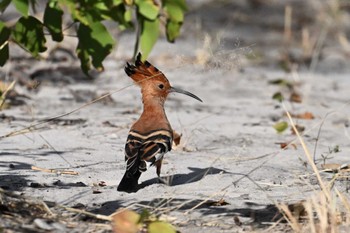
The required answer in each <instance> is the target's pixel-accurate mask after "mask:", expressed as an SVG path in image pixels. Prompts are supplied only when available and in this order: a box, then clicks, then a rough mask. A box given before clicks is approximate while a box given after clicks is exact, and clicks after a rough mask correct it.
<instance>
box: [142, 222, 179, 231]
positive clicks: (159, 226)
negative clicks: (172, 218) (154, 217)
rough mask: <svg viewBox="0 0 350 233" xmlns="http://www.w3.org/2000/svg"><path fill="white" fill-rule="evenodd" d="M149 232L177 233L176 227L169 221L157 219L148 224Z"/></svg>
mask: <svg viewBox="0 0 350 233" xmlns="http://www.w3.org/2000/svg"><path fill="white" fill-rule="evenodd" d="M148 232H149V233H176V229H175V228H174V227H173V226H172V225H171V224H170V223H167V222H161V221H155V222H151V223H150V224H149V225H148Z"/></svg>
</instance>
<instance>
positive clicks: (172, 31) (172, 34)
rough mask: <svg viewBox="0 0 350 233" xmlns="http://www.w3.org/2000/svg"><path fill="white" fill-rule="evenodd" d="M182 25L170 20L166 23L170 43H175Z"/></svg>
mask: <svg viewBox="0 0 350 233" xmlns="http://www.w3.org/2000/svg"><path fill="white" fill-rule="evenodd" d="M181 25H182V23H178V22H173V21H170V20H168V22H167V23H166V38H167V40H168V41H169V42H171V43H174V42H175V39H176V38H177V37H178V36H179V35H180V28H181Z"/></svg>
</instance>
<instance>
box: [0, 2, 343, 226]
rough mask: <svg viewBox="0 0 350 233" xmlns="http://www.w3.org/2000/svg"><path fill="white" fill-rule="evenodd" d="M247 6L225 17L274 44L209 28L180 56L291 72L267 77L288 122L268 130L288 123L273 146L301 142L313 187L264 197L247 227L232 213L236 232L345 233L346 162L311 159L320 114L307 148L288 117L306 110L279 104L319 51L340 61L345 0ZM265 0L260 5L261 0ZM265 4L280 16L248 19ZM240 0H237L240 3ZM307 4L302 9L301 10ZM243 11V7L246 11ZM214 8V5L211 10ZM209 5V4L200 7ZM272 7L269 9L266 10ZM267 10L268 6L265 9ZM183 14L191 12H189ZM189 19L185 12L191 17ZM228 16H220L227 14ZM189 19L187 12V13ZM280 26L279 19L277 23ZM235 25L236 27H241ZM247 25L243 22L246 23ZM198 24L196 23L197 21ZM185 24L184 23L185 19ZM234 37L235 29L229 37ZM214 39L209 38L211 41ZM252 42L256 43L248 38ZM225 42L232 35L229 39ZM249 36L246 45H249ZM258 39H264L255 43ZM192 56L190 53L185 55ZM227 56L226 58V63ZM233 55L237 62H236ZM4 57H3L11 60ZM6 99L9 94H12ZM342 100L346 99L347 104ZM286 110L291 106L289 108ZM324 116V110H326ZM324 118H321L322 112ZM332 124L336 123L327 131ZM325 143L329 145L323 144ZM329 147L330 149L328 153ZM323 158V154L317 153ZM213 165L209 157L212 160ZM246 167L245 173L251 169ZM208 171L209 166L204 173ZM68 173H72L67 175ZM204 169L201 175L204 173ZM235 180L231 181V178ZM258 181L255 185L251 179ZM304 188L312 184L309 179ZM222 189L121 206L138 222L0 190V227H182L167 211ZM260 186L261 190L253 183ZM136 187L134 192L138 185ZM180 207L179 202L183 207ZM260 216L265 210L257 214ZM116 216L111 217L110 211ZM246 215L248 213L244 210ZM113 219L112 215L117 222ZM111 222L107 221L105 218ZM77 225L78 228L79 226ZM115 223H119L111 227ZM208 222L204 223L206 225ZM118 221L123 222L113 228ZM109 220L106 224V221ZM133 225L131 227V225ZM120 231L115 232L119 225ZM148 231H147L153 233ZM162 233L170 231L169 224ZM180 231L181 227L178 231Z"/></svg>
mask: <svg viewBox="0 0 350 233" xmlns="http://www.w3.org/2000/svg"><path fill="white" fill-rule="evenodd" d="M238 2H240V3H239V4H237V5H235V4H230V1H219V3H217V2H216V1H215V2H210V1H209V3H208V4H207V5H206V4H203V5H198V4H194V3H193V5H194V6H193V7H194V9H195V12H197V13H198V12H200V10H201V9H206V10H208V8H210V7H213V8H215V9H216V7H219V6H220V4H222V5H223V7H225V6H228V8H230V7H233V8H235V7H237V8H240V7H242V6H241V5H242V4H241V2H242V1H238ZM247 2H249V4H250V5H249V7H248V8H245V10H246V11H244V13H241V14H239V13H237V14H235V15H234V16H233V19H232V20H233V22H235V24H237V25H238V27H249V25H254V24H258V23H257V20H260V21H261V22H260V24H261V25H258V26H261V27H263V28H264V26H266V25H267V26H270V27H274V28H275V31H277V34H278V35H279V38H283V39H282V40H278V39H277V40H276V41H279V44H278V43H277V44H276V43H274V44H272V45H271V44H269V42H268V41H266V40H265V39H264V38H258V39H257V37H259V36H257V37H254V38H250V39H246V38H244V39H243V40H245V39H246V41H244V45H241V44H239V43H238V44H236V45H234V46H232V45H231V47H230V46H229V47H230V48H227V47H225V43H224V41H225V40H226V39H225V35H224V34H220V32H217V31H216V32H215V33H216V34H214V36H213V32H211V31H210V30H208V33H207V34H206V36H205V39H204V40H203V41H204V42H203V46H202V48H201V49H198V50H197V51H196V53H195V54H193V56H194V57H184V58H181V59H183V62H188V61H192V62H193V61H194V60H195V61H194V63H196V64H197V65H198V64H199V65H201V66H203V69H204V70H209V69H223V70H225V71H226V72H227V71H228V70H231V69H237V67H238V68H240V69H241V68H242V69H244V67H245V66H246V65H247V64H254V65H259V66H271V64H272V67H273V69H276V68H277V69H279V68H282V69H283V70H285V71H286V72H287V73H289V74H290V75H291V76H292V77H294V78H295V79H294V82H289V81H286V80H275V82H274V83H270V84H273V85H278V86H279V87H280V89H281V90H280V91H278V92H276V93H271V96H273V98H274V99H276V100H277V101H279V102H281V103H280V106H282V107H284V109H285V115H286V116H287V117H288V121H286V122H283V124H282V125H275V128H276V130H277V131H278V132H283V131H284V130H286V128H288V127H289V126H290V127H291V129H292V134H295V139H294V140H292V141H288V142H281V143H279V144H280V145H281V151H282V150H287V149H290V148H296V147H300V146H301V147H302V148H303V151H304V153H303V157H302V160H303V161H306V162H307V164H305V166H307V167H311V168H312V172H313V173H312V174H307V176H314V177H316V180H317V181H316V182H317V184H318V186H319V188H318V189H315V190H314V191H313V194H312V195H311V196H309V197H308V198H307V199H305V200H300V201H298V202H295V203H294V202H288V201H287V202H285V203H277V202H276V201H275V200H274V199H273V198H271V202H272V203H273V206H272V207H271V211H268V212H267V213H266V215H269V216H270V215H271V213H272V216H271V218H270V219H269V220H270V221H269V223H268V224H266V225H262V224H261V226H258V227H256V226H253V225H254V224H252V226H250V225H249V223H248V224H247V223H242V221H241V217H240V216H239V215H237V216H234V217H233V218H234V223H235V225H236V226H235V227H238V228H235V229H236V230H237V232H239V231H252V232H278V231H281V232H312V233H328V232H332V233H333V232H348V231H349V229H350V201H349V198H348V197H349V195H348V190H345V191H344V190H342V191H340V190H338V189H337V188H336V187H335V186H334V183H335V182H337V181H339V180H345V181H346V182H349V181H348V180H349V178H350V177H349V176H350V163H349V164H345V165H344V164H331V163H328V160H327V158H324V160H323V166H321V164H320V163H317V164H316V163H315V162H316V161H315V155H314V154H315V153H316V152H315V151H316V149H317V141H318V140H319V137H322V134H320V132H321V131H322V125H323V123H324V121H326V120H327V119H326V118H327V117H328V115H327V116H325V117H324V118H323V119H320V120H319V121H318V123H317V124H316V125H315V127H314V129H317V130H319V134H318V138H317V139H316V142H315V143H316V145H315V148H313V145H311V147H312V148H310V145H306V143H305V142H304V138H303V137H304V136H303V135H305V132H307V131H308V130H312V129H310V128H306V129H305V128H303V126H301V125H299V124H296V123H294V121H295V119H303V120H308V119H314V115H313V113H312V112H305V113H302V114H292V113H290V112H289V110H287V107H285V103H287V104H290V105H293V103H298V102H301V101H302V98H303V97H302V95H301V94H300V93H299V89H300V86H299V85H302V84H300V82H298V72H299V71H300V70H302V69H305V68H306V69H307V70H309V71H310V72H315V71H316V70H317V67H318V66H319V65H320V62H321V64H323V63H322V61H320V60H322V59H324V58H325V57H327V53H328V52H329V53H330V54H337V53H338V54H340V55H341V59H344V58H345V60H348V58H349V56H350V43H349V40H348V36H349V28H348V27H349V26H348V25H347V24H348V22H349V21H348V20H349V17H350V15H349V9H350V2H349V1H345V0H332V1H322V0H319V1H317V0H313V1H310V3H309V4H308V7H305V9H304V10H305V11H304V12H303V11H300V12H299V11H298V9H300V4H302V2H303V1H286V2H288V3H290V4H281V3H279V1H274V0H269V1H266V2H265V1H260V0H250V1H247ZM267 2H268V3H267ZM267 4H271V5H270V6H271V8H274V7H275V8H277V9H280V10H281V9H283V10H282V12H279V15H278V16H279V17H280V18H283V21H281V22H277V21H273V22H270V21H271V20H269V19H268V17H267V18H266V19H261V18H258V19H256V18H254V17H253V16H251V15H249V14H255V11H259V9H260V10H261V9H267V10H271V8H270V7H269V6H268V5H267ZM243 5H245V4H243ZM306 8H307V9H309V10H310V9H311V10H310V11H311V13H312V15H310V11H308V10H307V9H306ZM247 9H248V10H247ZM218 10H220V7H219V9H218ZM208 11H210V10H208ZM271 11H272V10H271ZM272 13H273V12H272ZM190 17H191V15H190ZM192 17H193V16H192ZM227 17H228V16H227ZM192 19H193V18H192ZM203 22H204V23H203V25H199V27H200V30H199V31H201V30H202V29H203V28H204V29H207V27H206V25H205V23H206V22H207V21H203ZM280 24H282V25H280ZM242 25H243V26H242ZM247 25H248V26H247ZM197 26H198V25H197ZM185 27H186V25H185ZM251 35H254V32H252V33H250V32H248V33H247V35H246V36H247V37H250V36H251ZM237 37H238V38H239V35H237ZM214 38H215V39H214ZM254 40H258V42H254ZM231 42H232V41H231ZM251 42H252V43H251ZM260 42H263V43H261V44H264V45H263V46H261V47H259V44H260ZM273 50H277V51H278V52H277V55H276V53H274V57H273V59H271V55H270V52H271V51H273ZM193 58H195V59H193ZM227 61H230V62H227ZM232 61H239V62H240V64H237V62H232ZM15 62H16V61H12V62H11V63H15ZM3 83H8V82H6V81H1V85H2V86H3V87H2V86H1V87H0V89H1V90H0V91H1V92H0V93H1V98H0V109H2V107H5V106H6V104H8V105H11V102H10V101H9V100H8V101H7V102H6V101H5V99H6V98H7V96H8V93H9V92H10V91H11V90H12V89H13V87H14V82H12V83H9V84H6V85H5V84H4V85H3ZM125 88H127V87H124V88H121V89H118V90H116V91H115V92H111V93H109V94H106V95H102V96H101V97H99V98H97V99H95V100H93V101H91V102H88V103H86V104H83V105H82V106H81V107H79V108H76V109H75V110H73V111H70V112H67V113H65V114H62V115H59V116H55V117H50V118H48V119H45V120H43V121H40V122H39V123H37V124H35V125H30V126H28V127H24V128H23V129H21V130H19V131H14V132H11V133H9V134H6V135H3V134H1V135H0V136H2V137H1V138H0V140H3V139H4V138H6V137H12V136H15V135H18V134H26V133H28V132H30V131H33V130H36V129H37V128H38V127H41V126H42V125H45V124H47V123H48V122H50V121H53V120H55V119H57V118H61V117H63V116H67V115H70V114H72V113H74V112H77V111H79V110H81V109H83V108H85V107H86V106H88V105H91V104H94V103H95V102H97V101H99V100H101V99H103V98H106V97H108V96H110V95H111V94H113V93H117V92H120V91H122V90H124V89H125ZM12 98H14V99H15V98H16V96H15V95H14V96H13V97H12ZM348 104H350V103H348ZM348 104H347V105H346V106H343V108H348V107H349V106H348ZM292 110H293V109H292ZM330 117H331V116H330ZM328 118H329V117H328ZM334 130H336V129H334ZM330 144H331V143H330ZM180 146H182V149H183V150H189V151H190V150H191V149H188V148H186V147H185V146H184V145H183V144H180ZM330 153H332V152H330ZM325 156H326V157H327V155H325ZM213 164H214V162H213ZM261 166H263V164H260V166H259V167H257V168H254V169H259V168H260V167H261ZM34 169H37V170H39V171H41V172H61V173H62V172H63V173H64V172H69V173H70V172H73V173H74V171H65V170H63V171H53V170H50V169H41V168H34ZM254 169H253V168H252V171H253V170H254ZM207 172H209V169H208V171H207ZM325 172H331V173H333V177H332V179H330V180H327V179H325V178H324V177H322V174H323V173H325ZM70 175H72V174H70ZM205 175H206V174H204V175H203V176H205ZM247 177H248V179H246V182H254V181H253V180H249V179H250V178H249V173H248V174H247V175H246V177H245V178H247ZM301 180H302V181H303V182H305V183H308V182H309V180H308V179H302V177H301ZM236 182H238V181H236ZM236 182H233V183H232V184H230V186H229V187H232V186H235V184H236ZM256 185H257V186H259V184H256ZM308 185H310V187H312V185H311V184H308ZM229 187H225V188H223V189H221V190H217V191H215V192H213V193H212V195H210V196H208V197H207V198H205V199H203V200H201V201H198V200H187V201H184V202H180V203H179V202H176V197H174V198H172V199H168V200H166V201H165V202H160V203H157V204H155V205H151V204H150V205H141V204H138V205H134V206H129V207H128V208H130V209H136V210H138V211H139V213H141V212H142V210H147V214H145V215H143V217H144V216H146V217H144V219H143V221H142V223H143V224H141V225H140V224H139V223H135V222H134V218H135V215H133V213H130V215H126V216H124V215H120V213H122V211H123V210H124V209H123V210H116V212H115V213H113V214H112V215H109V216H107V215H99V214H95V213H93V212H92V211H90V210H86V209H84V208H79V206H76V207H74V208H72V207H68V206H61V205H58V204H56V203H49V202H45V201H41V200H37V199H36V198H33V197H26V196H25V195H22V194H21V193H17V192H12V191H5V190H3V189H0V216H1V219H0V232H22V231H23V232H50V231H53V232H111V231H113V229H114V231H115V232H118V233H120V232H121V233H127V232H137V231H138V230H140V229H141V228H142V229H145V227H146V228H147V226H149V225H150V224H152V223H154V222H158V221H160V220H162V221H164V222H169V223H172V224H173V225H175V226H181V227H182V229H184V226H185V228H186V224H187V223H186V222H178V221H176V218H174V217H171V214H170V213H171V212H172V211H175V210H176V211H178V210H181V211H182V213H183V214H184V215H186V214H188V213H189V212H191V211H193V210H195V209H197V208H201V207H203V206H205V207H212V206H224V205H227V204H229V203H227V202H226V201H225V198H224V196H225V192H227V189H228V188H229ZM261 189H262V190H264V189H263V188H261ZM140 192H142V190H140ZM184 206H187V208H183V207H184ZM263 214H265V213H263ZM116 216H119V217H116ZM252 219H254V216H252ZM118 221H120V222H119V223H118ZM113 222H114V224H113ZM82 224H83V225H84V226H82ZM118 224H119V225H118ZM123 224H124V225H126V226H127V227H126V228H128V229H129V230H130V229H135V230H134V231H128V230H126V228H125V227H124V228H123V226H124V225H123ZM207 224H208V225H207V226H209V227H210V223H207ZM216 224H218V223H216V222H214V223H212V226H213V227H215V226H216ZM121 225H123V226H121ZM242 225H245V226H247V228H243V227H241V226H242ZM112 226H113V227H112ZM131 227H133V228H131ZM220 227H222V228H221V229H226V230H227V231H224V230H223V231H222V232H230V227H231V226H227V225H226V226H220ZM121 229H122V230H121ZM154 232H155V231H154ZM169 232H172V231H170V230H169ZM184 232H187V231H184Z"/></svg>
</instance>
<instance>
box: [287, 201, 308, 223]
mask: <svg viewBox="0 0 350 233" xmlns="http://www.w3.org/2000/svg"><path fill="white" fill-rule="evenodd" d="M288 209H289V210H290V211H291V212H292V214H293V216H294V217H295V218H296V219H301V217H305V216H306V215H307V212H306V210H305V206H304V202H303V201H300V202H296V203H293V204H289V205H288Z"/></svg>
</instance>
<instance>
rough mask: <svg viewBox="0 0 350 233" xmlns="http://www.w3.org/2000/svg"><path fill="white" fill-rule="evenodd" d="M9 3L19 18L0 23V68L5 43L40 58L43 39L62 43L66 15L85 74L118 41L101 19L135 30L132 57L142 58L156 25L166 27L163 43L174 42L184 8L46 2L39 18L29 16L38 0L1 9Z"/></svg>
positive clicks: (152, 3)
mask: <svg viewBox="0 0 350 233" xmlns="http://www.w3.org/2000/svg"><path fill="white" fill-rule="evenodd" d="M11 2H12V3H13V5H14V6H15V8H16V10H17V11H18V12H19V13H20V14H21V17H20V18H19V19H18V20H17V21H16V23H15V24H14V25H8V23H6V22H3V21H0V66H3V65H4V64H5V63H6V61H7V60H8V59H9V42H14V43H16V44H18V45H19V46H20V47H21V48H23V49H25V50H26V51H28V52H29V53H31V54H32V56H34V57H39V54H40V53H42V52H44V51H45V50H46V49H47V47H46V36H47V35H49V36H51V38H52V40H53V41H56V42H61V41H63V40H64V36H65V35H64V30H63V29H62V26H63V20H62V17H63V15H64V14H69V15H70V17H71V19H72V21H73V22H74V24H75V25H76V36H77V38H78V45H77V48H76V53H77V56H78V58H79V59H80V62H81V68H82V70H83V71H84V72H85V73H87V72H88V71H89V70H90V69H91V65H92V66H93V67H95V68H96V69H97V70H103V65H102V62H103V60H104V59H105V58H106V56H107V55H108V54H109V53H110V52H111V51H112V49H113V46H114V44H115V43H116V41H115V38H113V37H112V36H111V34H110V33H109V31H108V30H107V28H106V27H105V26H104V25H103V23H102V22H103V21H108V20H109V21H114V22H116V23H118V27H119V29H120V30H125V29H133V30H135V31H136V40H135V48H134V56H135V55H136V53H137V51H138V50H141V52H142V54H143V59H146V58H147V56H148V55H149V53H150V52H151V50H152V48H153V46H154V44H155V43H156V41H157V39H158V37H159V30H160V26H164V28H165V32H166V36H167V40H168V41H169V42H174V41H175V39H176V38H177V37H178V36H179V32H180V28H181V25H182V23H183V20H184V13H185V11H186V10H187V6H186V3H185V0H161V1H156V0H78V1H76V0H48V1H47V4H46V6H45V11H44V14H43V18H42V19H38V18H37V17H35V16H34V15H33V14H30V13H29V12H35V5H36V3H37V2H39V1H38V0H37V1H36V0H12V1H11V0H2V1H1V2H0V11H1V12H4V11H5V10H6V8H7V7H8V6H9V5H10V3H11ZM30 8H32V9H33V10H32V11H30Z"/></svg>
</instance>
